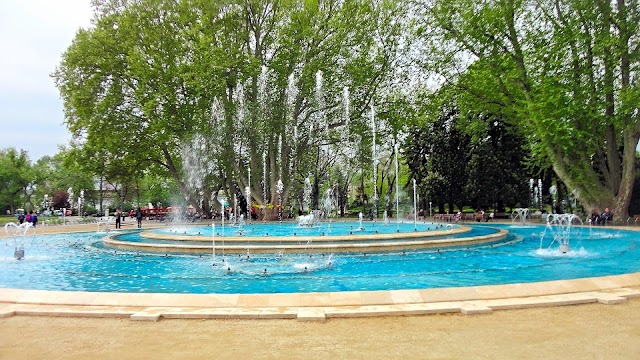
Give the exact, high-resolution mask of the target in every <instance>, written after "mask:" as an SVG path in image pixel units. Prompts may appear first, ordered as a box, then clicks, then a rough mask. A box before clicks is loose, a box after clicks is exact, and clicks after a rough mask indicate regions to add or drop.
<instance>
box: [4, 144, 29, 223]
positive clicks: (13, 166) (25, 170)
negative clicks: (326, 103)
mask: <svg viewBox="0 0 640 360" xmlns="http://www.w3.org/2000/svg"><path fill="white" fill-rule="evenodd" d="M31 184H32V173H31V162H30V161H29V155H28V154H27V151H26V150H20V151H17V150H16V149H15V148H8V149H2V150H0V206H2V207H3V208H4V209H7V208H8V210H11V213H12V214H13V213H14V212H15V209H16V207H17V206H24V201H25V200H26V201H29V200H30V199H29V195H30V194H28V189H29V188H30V185H31Z"/></svg>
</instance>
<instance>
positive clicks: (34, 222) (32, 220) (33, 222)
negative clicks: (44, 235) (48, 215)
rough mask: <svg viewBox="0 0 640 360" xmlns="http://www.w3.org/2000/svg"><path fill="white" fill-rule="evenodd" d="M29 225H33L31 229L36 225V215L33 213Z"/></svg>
mask: <svg viewBox="0 0 640 360" xmlns="http://www.w3.org/2000/svg"><path fill="white" fill-rule="evenodd" d="M31 223H32V224H33V227H36V225H38V215H37V214H35V213H33V214H32V215H31Z"/></svg>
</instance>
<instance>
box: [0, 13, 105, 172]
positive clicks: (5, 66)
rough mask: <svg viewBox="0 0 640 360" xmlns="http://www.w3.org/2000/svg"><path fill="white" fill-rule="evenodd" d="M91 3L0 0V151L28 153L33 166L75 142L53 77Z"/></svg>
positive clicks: (86, 19)
mask: <svg viewBox="0 0 640 360" xmlns="http://www.w3.org/2000/svg"><path fill="white" fill-rule="evenodd" d="M90 2H91V0H1V1H0V44H1V45H0V46H1V48H2V55H0V124H1V125H0V149H5V148H10V147H13V148H16V149H18V150H19V149H24V150H27V151H28V153H29V158H30V159H31V161H32V162H35V161H37V160H38V159H39V158H41V157H42V156H45V155H54V154H56V153H57V152H58V146H59V145H65V144H67V143H68V142H69V140H70V139H71V136H70V133H69V131H68V130H67V128H66V127H65V126H64V124H63V121H64V113H63V107H62V100H61V99H60V93H59V92H58V89H57V88H56V86H55V84H54V82H53V78H51V76H50V74H51V73H52V72H53V71H54V70H55V68H56V66H57V65H58V64H59V63H60V59H61V56H62V53H64V51H65V50H66V49H67V47H68V46H69V45H71V42H72V41H73V38H74V36H75V34H76V32H77V31H78V30H79V29H80V28H88V27H89V26H90V24H91V17H92V14H93V13H92V8H91V5H90Z"/></svg>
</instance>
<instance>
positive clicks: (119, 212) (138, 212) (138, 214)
mask: <svg viewBox="0 0 640 360" xmlns="http://www.w3.org/2000/svg"><path fill="white" fill-rule="evenodd" d="M131 211H133V210H131ZM113 216H114V217H115V218H116V229H120V228H122V220H124V218H125V217H126V214H125V213H124V212H122V210H120V208H118V209H116V213H115V214H114V215H113ZM134 216H135V218H136V220H137V221H138V229H140V228H142V218H143V217H144V214H143V213H142V209H140V208H138V209H137V210H136V211H135V212H134Z"/></svg>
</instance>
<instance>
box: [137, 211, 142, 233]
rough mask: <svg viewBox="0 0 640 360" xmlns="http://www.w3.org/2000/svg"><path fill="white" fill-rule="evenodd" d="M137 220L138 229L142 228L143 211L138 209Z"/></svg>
mask: <svg viewBox="0 0 640 360" xmlns="http://www.w3.org/2000/svg"><path fill="white" fill-rule="evenodd" d="M136 220H138V229H140V228H141V227H142V210H141V209H140V208H138V210H136Z"/></svg>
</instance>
